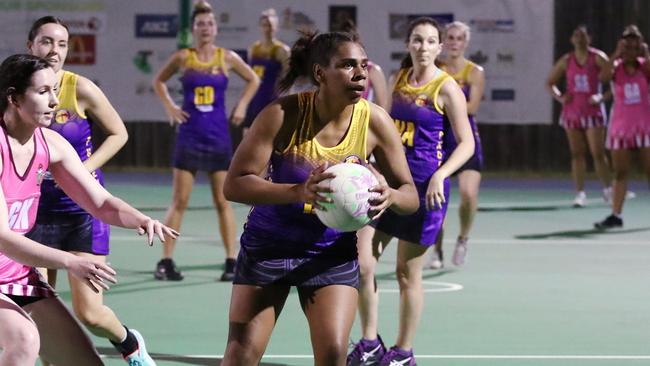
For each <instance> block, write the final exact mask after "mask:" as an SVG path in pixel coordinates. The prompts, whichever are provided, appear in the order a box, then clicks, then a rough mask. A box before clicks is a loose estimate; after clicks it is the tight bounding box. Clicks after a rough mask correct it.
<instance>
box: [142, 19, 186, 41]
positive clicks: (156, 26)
mask: <svg viewBox="0 0 650 366" xmlns="http://www.w3.org/2000/svg"><path fill="white" fill-rule="evenodd" d="M178 24H179V20H178V15H176V14H136V16H135V37H136V38H175V37H176V33H178Z"/></svg>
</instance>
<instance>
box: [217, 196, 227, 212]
mask: <svg viewBox="0 0 650 366" xmlns="http://www.w3.org/2000/svg"><path fill="white" fill-rule="evenodd" d="M214 207H215V208H216V209H217V212H218V213H223V212H225V211H226V210H228V209H229V208H230V203H228V200H226V198H225V197H223V196H222V197H220V198H215V200H214Z"/></svg>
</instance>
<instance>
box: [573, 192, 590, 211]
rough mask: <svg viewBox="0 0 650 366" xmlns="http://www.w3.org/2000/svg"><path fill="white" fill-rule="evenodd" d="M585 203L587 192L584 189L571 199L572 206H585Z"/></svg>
mask: <svg viewBox="0 0 650 366" xmlns="http://www.w3.org/2000/svg"><path fill="white" fill-rule="evenodd" d="M586 205H587V194H586V193H585V191H580V192H578V194H576V198H575V199H574V200H573V207H585V206H586Z"/></svg>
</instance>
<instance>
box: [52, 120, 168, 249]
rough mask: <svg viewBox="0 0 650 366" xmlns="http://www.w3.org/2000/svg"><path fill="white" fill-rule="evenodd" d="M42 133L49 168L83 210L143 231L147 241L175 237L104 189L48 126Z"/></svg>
mask: <svg viewBox="0 0 650 366" xmlns="http://www.w3.org/2000/svg"><path fill="white" fill-rule="evenodd" d="M43 133H44V135H45V139H46V141H47V144H48V147H49V151H50V171H51V172H52V175H53V176H54V179H55V180H56V182H57V183H58V184H59V185H60V186H61V188H63V191H64V192H65V193H66V194H67V195H68V196H70V197H71V198H72V199H73V200H74V201H75V202H76V203H78V204H79V206H81V207H82V208H83V209H84V210H86V211H88V212H89V213H90V214H91V215H93V216H94V217H97V218H98V219H100V220H102V221H104V222H106V223H107V224H110V225H116V226H121V227H123V228H127V229H137V230H138V232H139V233H140V234H144V233H147V239H148V243H149V244H152V243H153V236H154V235H157V236H158V238H159V239H160V240H161V241H164V240H165V237H173V238H174V237H176V235H177V233H176V232H175V231H174V230H172V229H170V228H168V227H166V226H164V225H162V224H161V223H160V222H158V220H153V219H152V218H150V217H149V216H146V215H144V214H143V213H142V212H140V211H138V210H136V209H135V208H133V207H131V206H130V205H129V204H127V203H126V202H124V201H122V200H121V199H119V198H117V197H115V196H113V195H111V194H110V193H109V192H108V191H107V190H106V189H104V187H102V186H101V185H100V184H99V183H98V182H97V181H96V180H95V179H94V178H93V177H92V175H91V174H90V173H89V172H88V170H87V169H85V167H84V165H83V164H82V163H81V160H79V157H78V156H77V154H76V152H75V151H74V149H73V148H72V146H71V145H70V144H69V143H68V142H67V141H66V140H65V139H64V138H63V137H61V136H60V135H59V134H58V133H56V132H54V131H51V130H43Z"/></svg>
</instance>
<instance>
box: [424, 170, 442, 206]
mask: <svg viewBox="0 0 650 366" xmlns="http://www.w3.org/2000/svg"><path fill="white" fill-rule="evenodd" d="M444 182H445V177H443V176H442V174H439V172H436V173H434V174H433V176H432V177H431V179H430V180H429V186H428V187H427V193H426V196H425V203H426V206H427V210H429V211H431V210H435V209H436V208H442V204H443V203H445V184H444Z"/></svg>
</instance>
